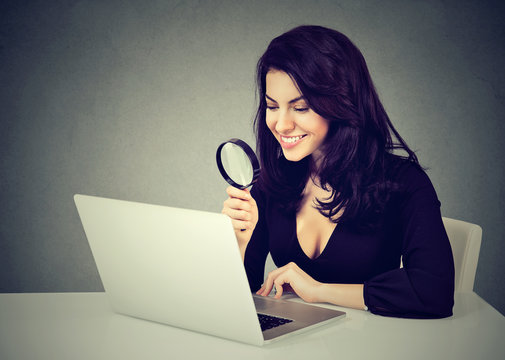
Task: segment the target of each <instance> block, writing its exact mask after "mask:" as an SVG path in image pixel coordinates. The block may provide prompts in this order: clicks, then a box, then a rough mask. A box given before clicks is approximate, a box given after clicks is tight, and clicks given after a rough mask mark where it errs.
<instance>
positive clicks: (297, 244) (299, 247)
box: [293, 215, 343, 261]
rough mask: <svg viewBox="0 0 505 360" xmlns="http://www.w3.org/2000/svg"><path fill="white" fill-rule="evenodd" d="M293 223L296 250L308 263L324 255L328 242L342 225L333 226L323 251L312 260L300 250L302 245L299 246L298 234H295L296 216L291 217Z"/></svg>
mask: <svg viewBox="0 0 505 360" xmlns="http://www.w3.org/2000/svg"><path fill="white" fill-rule="evenodd" d="M293 223H294V226H293V228H294V234H293V239H294V241H295V242H296V246H297V247H298V250H299V251H300V252H301V253H302V254H303V257H304V258H305V259H307V260H309V261H317V260H318V259H320V258H321V257H322V256H323V255H324V254H325V252H326V249H327V248H328V246H329V245H330V242H331V241H332V239H333V238H334V237H335V234H336V233H337V229H339V228H340V227H342V226H343V225H342V224H337V225H336V226H335V228H334V229H333V231H332V232H331V234H330V237H329V238H328V241H327V242H326V245H325V246H324V248H323V250H322V251H321V252H320V253H319V255H318V256H316V257H315V258H313V259H312V258H310V257H309V256H308V255H307V254H306V253H305V251H304V250H303V248H302V245H300V240H299V239H298V232H297V223H296V215H295V216H294V217H293Z"/></svg>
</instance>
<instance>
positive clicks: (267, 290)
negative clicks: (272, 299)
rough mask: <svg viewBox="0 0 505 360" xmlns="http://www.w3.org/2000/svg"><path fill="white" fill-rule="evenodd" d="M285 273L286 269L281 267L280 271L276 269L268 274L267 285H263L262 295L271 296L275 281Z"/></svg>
mask: <svg viewBox="0 0 505 360" xmlns="http://www.w3.org/2000/svg"><path fill="white" fill-rule="evenodd" d="M284 271H285V267H284V266H283V267H280V268H278V269H275V270H273V271H271V272H269V273H268V276H267V278H266V280H265V283H264V284H263V287H262V288H263V291H262V293H261V294H260V295H262V296H268V294H270V292H271V291H272V289H273V287H274V281H275V279H276V278H277V277H278V276H279V275H280V274H282V273H283V272H284Z"/></svg>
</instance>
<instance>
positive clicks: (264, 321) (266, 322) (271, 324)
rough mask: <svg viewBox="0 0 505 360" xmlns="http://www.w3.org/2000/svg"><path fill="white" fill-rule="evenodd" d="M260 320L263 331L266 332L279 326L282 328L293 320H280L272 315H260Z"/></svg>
mask: <svg viewBox="0 0 505 360" xmlns="http://www.w3.org/2000/svg"><path fill="white" fill-rule="evenodd" d="M258 319H259V321H260V325H261V331H265V330H268V329H272V328H275V327H277V326H281V325H284V324H287V323H290V322H292V321H293V320H290V319H285V318H280V317H277V316H272V315H265V314H260V313H258Z"/></svg>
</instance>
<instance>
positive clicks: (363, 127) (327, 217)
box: [223, 26, 454, 318]
mask: <svg viewBox="0 0 505 360" xmlns="http://www.w3.org/2000/svg"><path fill="white" fill-rule="evenodd" d="M257 77H258V90H259V95H260V96H259V99H260V104H259V108H258V112H257V115H256V121H255V126H256V137H257V150H258V152H259V157H260V162H261V167H262V172H261V174H260V177H259V179H258V182H257V184H256V185H255V186H254V188H253V189H252V191H251V192H250V193H249V191H248V190H238V189H233V188H228V189H227V192H228V196H229V198H228V199H227V200H226V201H225V202H224V206H223V213H225V214H227V215H229V216H230V218H231V219H232V223H233V225H234V227H235V229H236V231H235V234H236V236H237V241H238V243H239V247H240V249H241V252H242V255H243V258H244V265H245V268H246V272H247V275H248V278H249V283H250V286H251V290H253V291H257V293H258V294H261V295H265V296H266V295H268V294H269V293H270V292H271V291H272V289H273V287H274V286H275V288H276V289H277V290H278V291H277V294H276V297H280V296H281V295H282V292H283V289H284V287H286V288H289V289H291V290H293V291H295V292H296V293H297V294H298V295H299V296H300V297H301V298H303V299H304V300H305V301H309V302H329V303H333V304H337V305H342V306H348V307H354V308H359V309H367V308H368V309H369V310H370V311H372V312H374V313H376V314H381V315H388V316H398V317H427V318H429V317H446V316H450V315H451V314H452V307H453V303H454V301H453V299H454V264H453V258H452V252H451V248H450V244H449V240H448V238H447V234H446V232H445V229H444V226H443V223H442V218H441V214H440V202H439V200H438V198H437V195H436V193H435V190H434V187H433V185H432V184H431V182H430V180H429V178H428V176H427V175H426V173H425V172H424V171H423V169H422V168H421V166H420V165H419V163H418V160H417V157H416V155H415V154H414V152H413V151H412V150H411V149H410V148H409V147H408V146H407V144H406V143H405V141H404V140H403V139H402V138H401V136H400V135H399V134H398V132H397V131H396V130H395V128H394V126H393V125H392V123H391V121H390V119H389V117H388V115H387V114H386V112H385V110H384V107H383V106H382V104H381V102H380V100H379V97H378V95H377V93H376V91H375V89H374V86H373V83H372V80H371V78H370V75H369V72H368V69H367V66H366V63H365V60H364V58H363V56H362V55H361V53H360V51H359V50H358V49H357V48H356V46H354V44H353V43H352V42H351V41H350V40H349V39H348V38H347V37H346V36H344V35H343V34H341V33H339V32H337V31H335V30H331V29H327V28H323V27H319V26H301V27H298V28H295V29H293V30H291V31H289V32H287V33H285V34H283V35H281V36H279V37H277V38H275V39H274V40H272V42H271V43H270V45H269V46H268V48H267V50H266V52H265V53H264V54H263V56H262V57H261V58H260V60H259V62H258V67H257ZM395 150H401V151H403V153H404V154H403V156H400V155H399V154H397V153H396V151H395ZM241 229H246V230H245V231H240V230H241ZM269 252H270V253H271V255H272V259H273V260H274V262H275V264H276V265H277V266H278V269H276V270H274V271H272V272H271V273H270V274H269V275H268V277H267V279H266V281H265V283H264V284H262V282H263V272H264V265H265V259H266V256H267V254H268V253H269ZM400 260H402V261H403V267H400ZM258 289H259V290H258Z"/></svg>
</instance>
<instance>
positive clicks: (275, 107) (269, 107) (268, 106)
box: [267, 105, 279, 111]
mask: <svg viewBox="0 0 505 360" xmlns="http://www.w3.org/2000/svg"><path fill="white" fill-rule="evenodd" d="M278 108H279V107H278V106H274V105H267V109H268V110H272V111H273V110H277V109H278Z"/></svg>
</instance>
